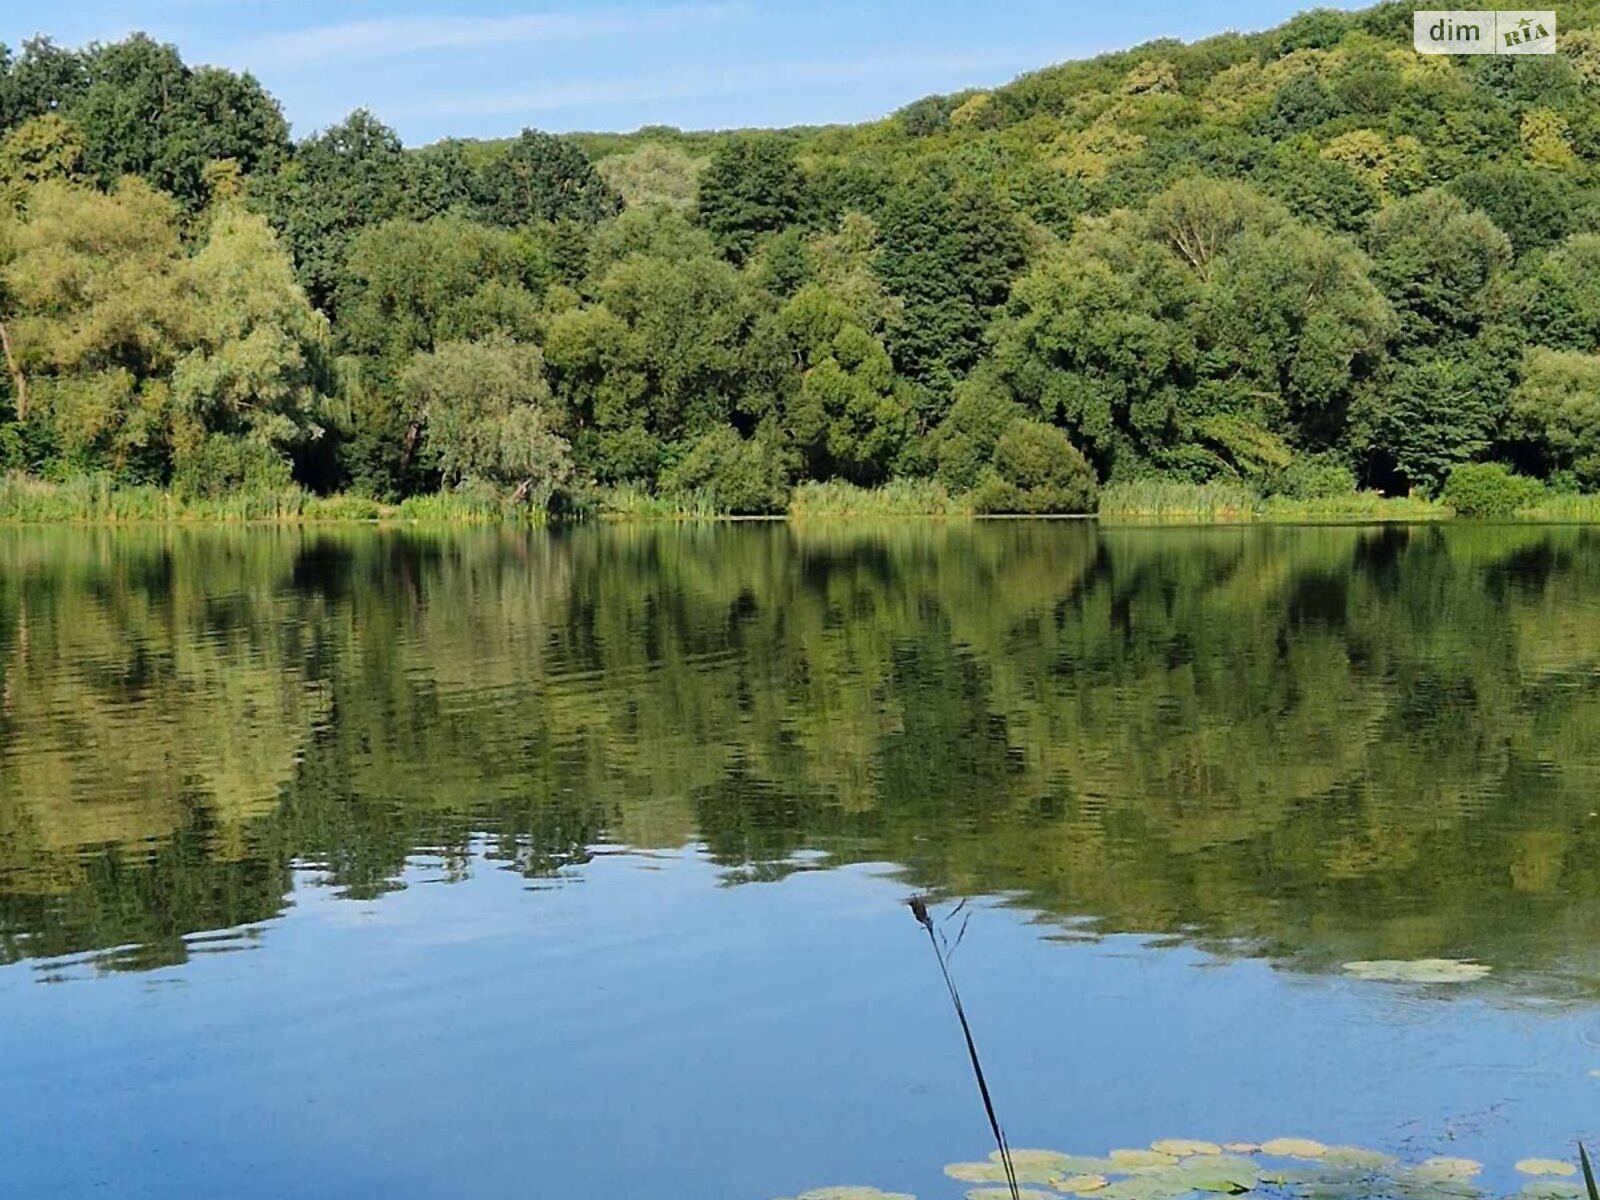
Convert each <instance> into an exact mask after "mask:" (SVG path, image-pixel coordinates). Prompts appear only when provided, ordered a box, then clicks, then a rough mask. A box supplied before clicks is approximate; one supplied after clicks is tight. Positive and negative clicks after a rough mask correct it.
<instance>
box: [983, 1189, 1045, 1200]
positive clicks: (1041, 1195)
mask: <svg viewBox="0 0 1600 1200" xmlns="http://www.w3.org/2000/svg"><path fill="white" fill-rule="evenodd" d="M967 1200H1012V1196H1011V1189H1010V1188H973V1189H972V1190H971V1191H970V1192H968V1193H967ZM1017 1200H1061V1197H1059V1196H1057V1195H1056V1194H1055V1193H1054V1192H1041V1191H1039V1189H1037V1188H1018V1189H1017Z"/></svg>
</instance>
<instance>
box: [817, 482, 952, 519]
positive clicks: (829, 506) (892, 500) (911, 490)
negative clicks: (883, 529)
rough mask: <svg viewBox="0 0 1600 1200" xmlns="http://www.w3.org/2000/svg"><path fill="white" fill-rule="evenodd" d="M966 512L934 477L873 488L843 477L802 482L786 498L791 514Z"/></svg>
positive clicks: (933, 514) (930, 514) (937, 514)
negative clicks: (859, 485) (815, 481)
mask: <svg viewBox="0 0 1600 1200" xmlns="http://www.w3.org/2000/svg"><path fill="white" fill-rule="evenodd" d="M967 511H968V509H967V508H966V507H965V506H964V505H963V504H962V503H960V502H959V501H956V500H953V499H951V497H950V492H949V490H948V489H947V488H946V487H945V486H944V484H942V483H940V482H939V481H938V480H935V479H891V480H890V481H889V482H888V483H885V484H882V485H880V486H878V487H875V488H864V487H857V486H856V485H855V484H853V483H846V482H844V481H843V480H830V481H828V482H826V483H802V484H800V485H799V486H798V487H796V488H795V489H794V492H793V493H792V494H791V495H790V497H789V515H790V516H791V517H860V516H883V517H942V516H950V515H955V514H961V513H965V512H967Z"/></svg>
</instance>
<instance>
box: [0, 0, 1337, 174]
mask: <svg viewBox="0 0 1600 1200" xmlns="http://www.w3.org/2000/svg"><path fill="white" fill-rule="evenodd" d="M1309 6H1310V5H1309V4H1307V3H1300V4H1295V3H1292V2H1288V0H1244V2H1243V3H1232V4H1223V3H1220V2H1219V0H1187V2H1185V0H1136V2H1134V3H1122V4H1117V3H1101V4H1082V3H1071V2H1068V0H1012V2H1010V3H1003V4H992V3H991V4H983V3H980V2H976V0H919V2H917V3H910V2H907V0H888V2H883V3H877V2H873V0H857V2H855V3H850V2H847V0H812V2H805V0H598V2H593V3H583V2H582V0H61V2H59V3H56V4H49V3H43V4H29V3H17V4H12V3H3V4H0V40H3V41H5V42H7V43H9V44H11V45H13V46H15V45H17V44H18V43H19V42H20V41H22V39H24V38H26V37H29V36H31V35H33V34H35V33H47V34H49V35H50V36H52V37H54V38H55V39H56V41H58V42H61V43H64V44H68V45H80V44H82V43H84V42H87V41H91V40H97V39H98V40H110V39H114V38H118V37H121V36H122V35H124V34H126V33H128V32H129V31H131V30H134V29H142V30H145V31H146V32H148V33H150V34H152V35H153V36H155V37H157V38H159V39H161V40H163V41H171V42H175V43H177V45H178V46H179V47H180V48H181V49H182V50H183V52H184V57H185V58H186V59H187V60H188V61H189V62H191V63H198V62H208V63H215V64H218V65H221V66H228V67H233V68H236V69H241V70H249V71H252V72H254V73H255V74H256V75H257V76H258V77H259V78H260V79H261V80H262V81H263V82H264V83H265V84H266V85H267V87H268V88H269V89H271V91H272V92H273V94H274V95H276V96H277V97H278V99H279V100H280V101H282V103H283V106H284V111H285V113H286V114H287V115H288V117H289V119H290V121H291V122H292V123H293V125H294V129H295V133H296V135H297V136H298V135H304V134H306V133H310V132H312V131H314V130H316V129H318V128H320V127H322V126H325V125H327V124H329V123H331V122H333V121H336V120H338V119H339V118H340V117H342V116H343V115H344V114H345V113H347V112H349V111H350V110H351V109H353V108H356V107H359V106H362V105H365V106H367V107H369V108H371V109H373V110H374V111H375V112H376V113H377V114H378V115H379V116H380V117H382V118H383V119H384V120H386V121H388V122H389V123H390V124H391V125H393V126H395V127H396V128H397V129H398V130H399V131H400V133H401V135H402V136H403V137H404V138H405V140H406V142H407V143H408V144H420V143H422V142H428V141H433V140H435V139H437V138H440V137H445V136H448V135H459V136H467V137H495V136H501V135H505V134H512V133H515V132H517V131H518V130H519V129H521V128H522V127H523V126H524V125H532V126H535V127H537V128H541V129H548V130H552V131H558V132H560V131H568V130H576V129H633V128H636V127H638V126H639V125H645V124H667V125H678V126H681V127H683V128H697V129H698V128H725V127H729V126H741V125H790V124H798V123H821V122H830V121H859V120H865V119H870V118H872V117H877V116H881V115H882V114H884V113H886V112H889V111H892V110H893V109H895V108H898V107H899V106H900V105H902V104H904V103H906V102H908V101H910V100H914V99H916V98H917V97H918V96H923V95H927V94H928V93H929V92H945V91H954V90H957V89H960V88H963V87H970V86H986V85H992V84H996V83H1002V82H1004V81H1006V80H1007V79H1010V78H1012V77H1013V76H1015V75H1017V74H1020V73H1021V72H1023V71H1026V70H1030V69H1032V68H1034V67H1039V66H1044V65H1046V64H1048V63H1052V62H1059V61H1062V60H1063V59H1068V58H1080V57H1084V56H1086V55H1091V54H1095V53H1097V52H1099V51H1101V50H1111V49H1119V48H1122V47H1126V46H1130V45H1133V44H1135V43H1138V42H1142V41H1147V40H1149V39H1150V38H1154V37H1163V36H1176V37H1182V38H1185V39H1191V38H1195V37H1203V36H1205V35H1207V34H1211V33H1216V32H1219V31H1221V30H1223V29H1229V28H1237V29H1246V30H1248V29H1259V28H1264V27H1267V26H1270V25H1274V24H1277V23H1278V22H1279V21H1281V20H1282V19H1284V18H1285V17H1287V16H1289V15H1291V14H1292V13H1294V12H1295V11H1298V10H1299V9H1301V8H1305V7H1309Z"/></svg>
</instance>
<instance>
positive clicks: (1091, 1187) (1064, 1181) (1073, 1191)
mask: <svg viewBox="0 0 1600 1200" xmlns="http://www.w3.org/2000/svg"><path fill="white" fill-rule="evenodd" d="M1110 1182H1111V1181H1110V1180H1109V1179H1107V1178H1106V1177H1105V1176H1104V1175H1068V1176H1065V1177H1064V1178H1061V1179H1057V1180H1056V1191H1058V1192H1066V1193H1068V1194H1069V1195H1073V1196H1081V1195H1083V1194H1084V1193H1085V1192H1098V1191H1099V1190H1100V1189H1101V1188H1103V1187H1105V1186H1106V1184H1108V1183H1110Z"/></svg>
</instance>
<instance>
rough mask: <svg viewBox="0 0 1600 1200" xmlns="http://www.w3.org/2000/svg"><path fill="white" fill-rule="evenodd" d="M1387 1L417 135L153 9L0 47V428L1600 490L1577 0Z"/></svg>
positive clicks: (325, 464) (783, 479)
mask: <svg viewBox="0 0 1600 1200" xmlns="http://www.w3.org/2000/svg"><path fill="white" fill-rule="evenodd" d="M1409 21H1410V10H1409V9H1405V8H1402V7H1399V6H1397V5H1395V4H1382V5H1379V6H1377V7H1374V8H1371V9H1367V10H1365V11H1362V12H1357V13H1337V12H1330V11H1318V12H1313V13H1308V14H1305V15H1303V16H1301V17H1298V18H1296V19H1295V20H1293V21H1291V22H1289V23H1288V24H1286V25H1284V26H1282V27H1280V28H1279V29H1276V30H1272V31H1268V32H1266V33H1261V34H1255V35H1248V36H1247V35H1240V34H1224V35H1221V36H1218V37H1214V38H1210V39H1207V40H1205V41H1201V42H1197V43H1194V44H1192V45H1184V44H1181V43H1178V42H1175V41H1164V42H1155V43H1150V44H1148V45H1145V46H1141V47H1138V48H1135V49H1133V50H1129V51H1125V52H1121V53H1117V54H1109V55H1104V56H1101V57H1099V58H1096V59H1093V60H1090V61H1086V62H1077V63H1068V64H1064V65H1062V66H1057V67H1051V68H1047V69H1045V70H1041V71H1038V72H1035V73H1033V74H1030V75H1026V76H1023V77H1022V78H1020V79H1018V80H1016V81H1014V82H1013V83H1011V84H1008V85H1006V86H1004V87H1000V88H996V89H994V90H993V91H982V92H967V93H962V94H959V95H955V96H936V97H929V98H927V99H924V100H920V101H917V102H916V103H914V104H911V105H909V106H908V107H906V108H905V109H903V110H901V111H900V112H898V113H896V114H894V115H893V116H891V117H888V118H885V119H884V120H881V121H876V122H872V123H868V124H863V125H859V126H852V127H832V128H816V129H794V130H784V131H774V132H741V133H736V134H686V133H681V132H679V131H677V130H671V129H661V128H650V129H644V130H640V131H639V132H638V133H636V134H629V135H585V136H575V137H554V136H550V135H547V134H543V133H539V132H537V131H533V130H526V131H524V132H523V133H522V135H521V136H520V137H518V138H515V139H510V140H507V141H503V142H462V141H446V142H441V143H438V144H435V145H432V146H428V147H424V148H421V149H414V150H410V149H406V148H405V147H403V146H402V144H401V142H400V140H399V138H398V136H397V135H396V134H395V133H394V131H393V130H391V129H389V128H388V127H387V126H385V125H384V124H382V122H381V121H380V120H379V119H378V118H377V117H375V116H374V115H372V114H371V113H368V112H365V111H360V112H356V113H354V114H352V115H351V116H350V117H349V118H347V119H346V120H345V121H343V122H341V123H339V124H337V125H335V126H333V127H332V128H329V129H327V130H324V131H321V132H319V133H316V134H314V135H313V136H310V137H307V138H305V139H303V140H301V141H299V142H298V143H292V142H291V141H290V139H289V137H288V134H287V129H286V126H285V124H284V121H283V118H282V115H281V114H280V112H279V110H278V108H277V106H276V104H275V102H274V101H273V100H272V99H271V98H270V97H269V96H268V95H266V93H265V92H264V91H263V90H262V89H261V88H260V86H259V85H258V84H257V83H256V82H255V81H254V80H253V79H251V78H250V77H249V76H240V75H234V74H231V73H229V72H226V71H220V70H215V69H212V68H199V69H194V68H190V67H188V66H186V65H185V64H184V63H183V62H182V60H181V58H180V57H179V56H178V54H177V52H176V51H175V50H173V49H172V48H171V47H166V46H160V45H158V44H156V43H154V42H152V41H150V40H149V39H148V38H144V37H141V36H135V37H132V38H129V39H127V40H126V41H123V42H119V43H115V44H111V45H103V46H98V45H97V46H92V47H90V48H88V49H86V50H84V51H81V52H74V51H68V50H64V49H61V48H59V47H56V46H54V45H53V44H51V43H49V42H48V41H43V40H39V41H33V42H30V43H28V44H26V45H25V46H24V47H23V48H22V50H21V52H20V53H16V54H13V53H11V52H10V51H7V50H4V49H3V48H0V333H3V334H4V337H3V339H0V343H3V345H0V348H3V350H4V361H5V367H6V370H5V371H4V372H3V378H0V469H4V470H17V471H25V472H28V473H31V474H35V475H41V476H46V477H55V478H65V477H70V476H73V475H78V474H84V473H105V474H108V475H109V476H110V477H112V478H113V479H114V480H115V481H117V482H119V483H122V484H127V485H149V486H156V487H163V488H171V489H174V490H177V491H179V492H182V493H186V494H193V495H200V496H203V495H207V494H216V493H222V492H228V491H236V490H238V489H240V488H249V487H253V486H260V487H264V488H279V487H283V486H286V485H289V484H291V483H292V484H296V485H299V486H301V487H303V488H306V489H309V490H312V491H315V492H328V491H331V490H335V489H349V490H353V491H356V492H358V493H360V494H363V495H366V496H369V497H371V498H373V499H377V500H383V501H396V500H401V499H404V498H406V497H409V496H417V495H424V494H428V493H431V492H434V491H436V490H438V489H439V488H441V487H457V486H468V487H473V488H489V489H498V490H499V492H500V493H501V494H502V495H503V496H506V497H512V496H514V497H518V498H519V499H521V500H526V501H527V502H530V503H538V504H548V505H549V506H551V507H556V508H559V507H562V506H568V507H572V508H575V509H582V510H592V509H593V508H595V507H596V502H595V494H596V493H597V492H618V493H619V494H626V495H629V496H635V497H639V498H643V499H644V500H647V501H648V503H650V504H656V503H661V504H665V505H668V506H677V507H680V508H690V509H693V510H696V511H700V510H707V509H709V510H716V511H727V512H751V513H760V512H778V511H783V510H784V509H785V507H786V505H787V503H788V499H789V496H790V494H791V492H792V491H793V489H794V488H795V487H796V485H800V484H815V483H820V482H837V483H841V484H849V485H852V486H855V487H875V486H881V485H883V484H885V483H887V482H889V481H892V480H902V479H904V480H919V481H937V483H938V484H940V485H942V487H943V489H944V491H945V493H948V494H951V495H963V494H965V493H969V492H970V493H972V496H971V500H970V503H969V506H970V507H974V508H977V509H980V510H984V511H994V510H1004V511H1021V512H1035V511H1047V510H1049V511H1053V510H1068V511H1079V510H1084V509H1090V508H1092V507H1093V504H1094V498H1095V495H1096V492H1097V488H1098V487H1099V486H1100V485H1106V484H1111V485H1115V486H1118V487H1121V486H1123V485H1127V484H1130V483H1137V484H1141V485H1146V484H1148V485H1150V486H1160V485H1164V484H1167V483H1182V484H1192V485H1202V486H1209V485H1217V486H1220V487H1223V488H1229V487H1238V488H1242V489H1245V490H1247V491H1248V492H1249V493H1250V494H1251V495H1252V496H1254V497H1255V498H1257V499H1258V500H1260V499H1265V498H1274V497H1277V498H1288V499H1289V500H1307V501H1317V502H1327V501H1329V500H1330V499H1331V498H1333V497H1335V496H1338V495H1345V496H1349V495H1354V494H1356V493H1357V492H1358V491H1359V490H1363V489H1364V490H1375V491H1378V492H1380V493H1384V494H1390V495H1405V494H1407V493H1411V492H1418V493H1421V494H1423V495H1427V496H1437V495H1439V494H1440V491H1441V489H1442V488H1444V487H1445V484H1446V480H1447V479H1450V478H1452V473H1453V472H1455V471H1457V469H1458V468H1459V467H1461V466H1462V465H1463V464H1471V463H1481V462H1501V463H1504V464H1506V465H1507V466H1508V467H1510V468H1512V469H1514V471H1515V472H1516V473H1517V474H1518V475H1521V476H1527V477H1529V478H1531V479H1537V480H1542V481H1547V482H1548V484H1549V486H1550V489H1551V491H1552V492H1554V493H1556V494H1562V495H1566V494H1572V493H1575V492H1587V491H1593V490H1596V489H1600V400H1597V397H1600V236H1597V235H1596V234H1595V233H1594V232H1592V230H1593V229H1594V227H1595V223H1596V219H1597V218H1600V88H1597V87H1596V84H1600V27H1597V25H1600V8H1596V7H1594V6H1590V7H1574V8H1568V9H1563V10H1562V11H1561V14H1560V23H1561V30H1562V39H1561V45H1560V53H1558V54H1556V55H1553V56H1529V57H1519V58H1498V57H1494V56H1478V57H1464V58H1445V57H1423V56H1419V55H1417V54H1415V53H1414V52H1413V51H1412V50H1411V49H1410V46H1409V42H1408V40H1407V39H1408V34H1407V30H1408V29H1409ZM480 370H481V371H482V372H484V379H485V380H486V381H487V382H486V387H485V394H484V395H482V396H473V395H472V394H471V393H472V391H473V388H472V387H471V386H470V384H469V380H470V379H471V378H472V375H473V372H475V371H480ZM1467 478H1470V476H1468V477H1467ZM906 494H908V495H909V494H911V493H906ZM929 494H931V493H929Z"/></svg>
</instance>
